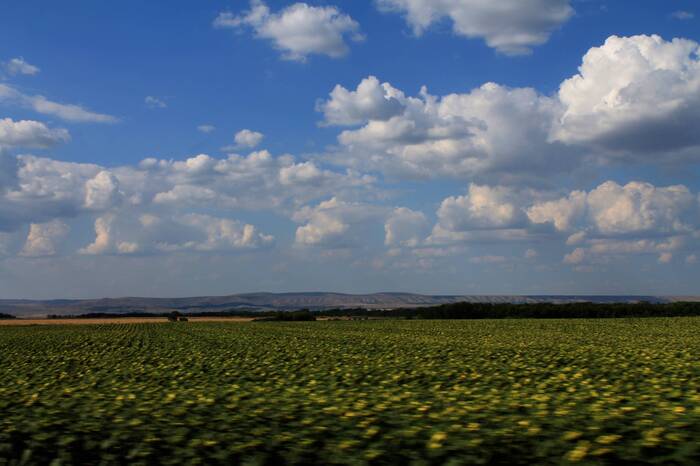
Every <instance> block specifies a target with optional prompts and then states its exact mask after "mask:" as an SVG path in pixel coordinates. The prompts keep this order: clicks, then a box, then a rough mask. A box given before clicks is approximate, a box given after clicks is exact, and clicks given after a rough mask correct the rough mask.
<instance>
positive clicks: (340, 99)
mask: <svg viewBox="0 0 700 466" xmlns="http://www.w3.org/2000/svg"><path fill="white" fill-rule="evenodd" d="M399 98H400V99H401V100H404V99H405V97H404V95H403V93H402V92H401V91H399V90H397V89H394V88H393V87H392V86H391V85H390V84H389V83H380V82H379V80H378V79H377V78H376V77H374V76H369V77H368V78H365V79H363V80H362V81H361V82H360V84H359V85H358V86H357V90H355V91H348V90H347V89H345V88H344V87H343V86H341V85H337V86H335V88H334V89H333V91H332V92H331V93H330V99H329V100H328V101H326V102H319V104H318V106H317V110H318V111H319V112H323V115H324V123H325V124H327V125H356V124H360V123H365V122H367V121H369V120H379V121H386V120H388V119H390V118H391V117H394V116H397V115H400V114H401V113H403V110H404V105H403V104H402V102H401V100H399Z"/></svg>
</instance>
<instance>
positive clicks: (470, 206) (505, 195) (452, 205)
mask: <svg viewBox="0 0 700 466" xmlns="http://www.w3.org/2000/svg"><path fill="white" fill-rule="evenodd" d="M514 197H515V194H514V193H513V192H512V191H511V190H510V189H509V188H505V187H502V186H497V187H491V186H479V185H476V184H473V183H472V184H470V185H469V190H468V193H467V194H466V195H464V196H456V197H448V198H447V199H445V200H443V201H442V203H441V204H440V208H439V209H438V212H437V215H438V220H439V222H440V224H441V225H442V226H443V227H444V228H445V229H447V230H452V231H464V230H482V229H500V228H508V227H514V226H517V225H518V223H521V220H522V218H523V215H522V211H521V210H520V208H519V207H517V206H516V205H515V200H514Z"/></svg>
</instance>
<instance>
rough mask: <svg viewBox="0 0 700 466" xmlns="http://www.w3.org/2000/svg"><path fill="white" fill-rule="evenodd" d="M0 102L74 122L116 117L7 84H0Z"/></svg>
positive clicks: (113, 121)
mask: <svg viewBox="0 0 700 466" xmlns="http://www.w3.org/2000/svg"><path fill="white" fill-rule="evenodd" d="M0 102H8V103H12V104H15V105H19V106H22V107H26V108H30V109H32V110H34V111H35V112H37V113H40V114H42V115H51V116H55V117H57V118H60V119H62V120H66V121H71V122H76V123H116V122H117V121H119V119H118V118H116V117H114V116H112V115H107V114H104V113H97V112H92V111H90V110H87V109H85V108H83V107H81V106H80V105H75V104H62V103H58V102H54V101H52V100H49V99H47V98H46V97H44V96H43V95H29V94H25V93H23V92H20V91H18V90H17V89H16V88H14V87H12V86H9V85H7V84H0Z"/></svg>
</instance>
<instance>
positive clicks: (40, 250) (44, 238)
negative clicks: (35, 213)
mask: <svg viewBox="0 0 700 466" xmlns="http://www.w3.org/2000/svg"><path fill="white" fill-rule="evenodd" d="M68 231H69V228H68V225H66V224H65V223H63V222H62V221H60V220H52V221H50V222H47V223H32V224H31V225H30V227H29V234H28V235H27V240H26V242H25V243H24V247H23V248H22V251H21V252H20V255H21V256H25V257H41V256H53V255H55V254H56V243H58V242H59V241H60V240H61V239H63V238H64V237H65V236H66V235H67V234H68Z"/></svg>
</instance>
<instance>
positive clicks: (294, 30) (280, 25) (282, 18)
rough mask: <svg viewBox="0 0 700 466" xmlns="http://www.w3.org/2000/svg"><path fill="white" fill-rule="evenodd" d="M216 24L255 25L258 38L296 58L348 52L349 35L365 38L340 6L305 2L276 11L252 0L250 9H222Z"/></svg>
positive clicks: (339, 55) (232, 25)
mask: <svg viewBox="0 0 700 466" xmlns="http://www.w3.org/2000/svg"><path fill="white" fill-rule="evenodd" d="M214 27H217V28H231V29H235V30H241V29H243V28H246V27H249V28H252V29H253V30H254V31H255V36H256V37H257V38H260V39H267V40H270V41H272V42H273V44H274V46H275V48H276V49H278V50H279V51H280V52H282V57H283V58H284V59H286V60H295V61H305V60H306V59H307V57H308V55H312V54H319V55H327V56H329V57H333V58H338V57H342V56H344V55H346V54H347V52H348V46H347V44H346V38H349V39H350V40H353V41H361V40H363V36H362V35H361V33H360V26H359V24H358V23H357V22H356V21H355V20H353V19H352V18H351V17H350V16H348V15H346V14H343V13H342V12H341V11H340V10H338V8H336V7H333V6H318V7H316V6H310V5H308V4H306V3H295V4H293V5H290V6H288V7H286V8H284V9H283V10H281V11H279V12H277V13H273V12H271V11H270V9H269V8H268V6H267V5H266V4H265V3H264V2H263V1H262V0H251V2H250V9H249V10H248V11H246V12H244V13H243V14H242V15H240V16H237V15H234V14H233V13H230V12H224V13H220V14H219V16H218V17H217V18H216V19H215V20H214Z"/></svg>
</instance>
